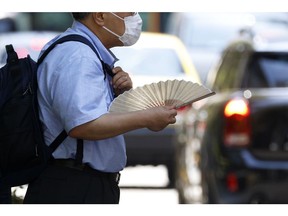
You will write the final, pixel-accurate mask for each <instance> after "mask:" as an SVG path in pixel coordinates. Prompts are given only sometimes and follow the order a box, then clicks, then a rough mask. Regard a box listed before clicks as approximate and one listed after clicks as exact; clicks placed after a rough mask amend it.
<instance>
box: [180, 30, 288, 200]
mask: <svg viewBox="0 0 288 216" xmlns="http://www.w3.org/2000/svg"><path fill="white" fill-rule="evenodd" d="M269 36H271V37H270V38H269V37H268V36H267V35H266V38H264V37H263V38H262V39H261V40H260V38H258V40H253V41H251V40H236V41H234V42H232V43H231V44H230V45H229V46H228V47H227V48H226V49H225V50H224V52H223V53H222V56H221V59H220V61H219V63H218V64H217V65H216V66H215V68H213V70H211V72H210V73H209V76H208V80H207V84H206V85H207V87H210V88H211V89H212V90H214V91H215V92H216V95H215V96H213V97H210V98H207V99H205V100H202V101H199V102H196V103H194V104H193V108H192V109H189V110H188V112H187V113H186V114H185V118H184V119H185V121H184V122H183V130H182V131H181V133H180V134H179V139H178V140H179V144H178V145H177V147H178V148H177V151H176V155H177V158H178V160H177V162H178V163H177V172H176V173H177V174H176V175H177V183H176V187H177V190H178V192H179V200H180V202H181V203H193V202H195V191H196V192H197V195H199V196H201V197H200V199H199V200H196V201H198V202H204V203H288V197H287V193H288V72H287V68H288V40H287V39H288V35H286V37H282V38H278V39H276V38H274V39H273V37H274V36H275V35H274V36H273V35H269ZM285 40H286V41H285ZM264 41H266V43H264ZM267 41H269V42H267ZM180 138H181V139H180ZM195 177H196V178H198V179H196V180H195ZM195 189H197V190H195ZM193 193H194V194H193ZM198 198H199V197H198Z"/></svg>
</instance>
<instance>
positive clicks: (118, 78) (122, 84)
mask: <svg viewBox="0 0 288 216" xmlns="http://www.w3.org/2000/svg"><path fill="white" fill-rule="evenodd" d="M112 72H113V73H114V74H115V76H114V77H113V79H112V85H113V88H114V93H115V95H116V96H118V95H120V94H122V93H123V92H125V91H127V90H130V89H131V88H132V87H133V83H132V80H131V78H130V76H129V74H128V73H127V72H125V71H123V70H122V68H121V67H115V68H113V70H112Z"/></svg>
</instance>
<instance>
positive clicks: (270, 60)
mask: <svg viewBox="0 0 288 216" xmlns="http://www.w3.org/2000/svg"><path fill="white" fill-rule="evenodd" d="M244 80H245V82H244V83H245V84H244V87H250V88H267V87H270V88H274V87H288V53H255V54H254V55H253V56H252V58H251V60H250V63H249V64H248V67H247V70H246V73H245V79H244Z"/></svg>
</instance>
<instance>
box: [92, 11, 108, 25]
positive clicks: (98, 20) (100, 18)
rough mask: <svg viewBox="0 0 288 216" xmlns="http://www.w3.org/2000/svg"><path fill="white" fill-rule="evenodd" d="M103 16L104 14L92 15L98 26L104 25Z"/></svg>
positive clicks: (96, 13)
mask: <svg viewBox="0 0 288 216" xmlns="http://www.w3.org/2000/svg"><path fill="white" fill-rule="evenodd" d="M104 16H105V13H103V12H95V13H92V17H93V20H94V22H95V23H96V24H98V25H100V26H103V25H104Z"/></svg>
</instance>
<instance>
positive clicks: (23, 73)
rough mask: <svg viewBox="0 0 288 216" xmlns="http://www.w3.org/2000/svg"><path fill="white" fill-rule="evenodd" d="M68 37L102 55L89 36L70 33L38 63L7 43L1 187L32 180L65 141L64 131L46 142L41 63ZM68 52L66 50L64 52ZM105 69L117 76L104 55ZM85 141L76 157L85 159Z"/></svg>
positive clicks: (0, 117) (1, 75)
mask: <svg viewBox="0 0 288 216" xmlns="http://www.w3.org/2000/svg"><path fill="white" fill-rule="evenodd" d="M66 41H79V42H82V43H85V44H86V45H88V46H89V47H90V48H91V49H93V51H94V52H95V53H96V55H97V57H98V58H99V59H100V57H99V54H98V53H97V51H96V49H95V48H94V46H93V45H92V44H91V43H90V42H89V40H87V39H86V38H85V37H82V36H80V35H77V34H75V35H68V36H64V37H62V38H60V39H58V40H57V41H56V42H54V43H53V44H52V45H51V46H50V47H49V48H48V49H47V50H46V51H45V52H44V53H43V55H42V56H41V57H40V58H39V60H38V62H37V63H36V62H35V61H33V60H32V59H31V58H30V56H29V55H28V56H27V57H25V58H22V59H19V58H18V56H17V53H16V52H15V51H14V49H13V46H12V45H7V46H6V50H7V56H8V57H7V64H6V65H5V66H3V67H2V68H1V69H0V188H1V186H2V187H3V186H5V187H13V186H19V185H24V184H28V183H29V182H31V181H32V180H33V179H35V178H36V177H37V176H38V175H39V174H40V173H41V172H42V170H43V169H44V168H45V167H46V166H47V164H48V161H49V160H50V159H51V157H52V153H53V151H55V150H56V148H57V147H58V146H59V145H60V144H61V143H62V142H63V141H64V139H65V138H66V137H67V133H66V132H65V131H64V130H63V131H62V132H61V134H59V136H58V137H57V138H56V139H55V140H54V141H53V143H52V144H51V145H50V146H49V147H48V146H47V145H45V143H44V139H43V132H42V128H41V124H40V120H39V116H38V101H37V76H36V73H37V67H38V65H39V64H41V62H42V61H43V59H44V58H45V57H46V56H47V55H48V53H49V52H50V51H51V50H52V49H53V48H54V47H55V46H56V45H57V44H60V43H63V42H66ZM63 55H65V54H63ZM100 61H101V63H102V67H103V71H104V74H105V77H106V73H108V74H109V75H110V76H113V74H112V71H111V69H110V68H109V66H107V65H106V64H105V63H104V62H103V61H102V60H101V59H100ZM82 158H83V141H82V140H78V142H77V154H76V160H77V162H78V163H82Z"/></svg>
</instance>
